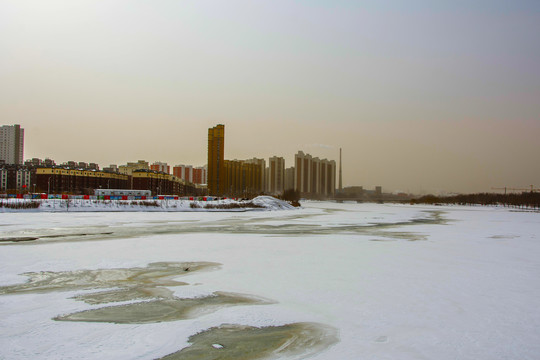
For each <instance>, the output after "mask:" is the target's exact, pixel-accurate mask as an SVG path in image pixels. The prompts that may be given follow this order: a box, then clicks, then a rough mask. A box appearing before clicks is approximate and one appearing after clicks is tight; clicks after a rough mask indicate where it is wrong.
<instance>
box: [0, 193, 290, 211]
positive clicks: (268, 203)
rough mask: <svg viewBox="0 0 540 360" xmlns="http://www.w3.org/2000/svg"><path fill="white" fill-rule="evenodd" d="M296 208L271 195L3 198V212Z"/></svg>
mask: <svg viewBox="0 0 540 360" xmlns="http://www.w3.org/2000/svg"><path fill="white" fill-rule="evenodd" d="M291 209H294V207H293V206H292V205H290V204H289V203H287V202H285V201H282V200H278V199H276V198H274V197H271V196H258V197H256V198H254V199H253V200H234V199H222V200H212V201H198V200H174V199H162V200H93V199H69V200H63V199H44V200H30V199H4V200H2V201H1V202H0V212H119V211H120V212H121V211H128V212H140V211H145V212H150V211H151V212H176V211H182V212H184V211H250V210H251V211H253V210H259V211H272V210H291Z"/></svg>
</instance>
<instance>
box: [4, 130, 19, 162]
mask: <svg viewBox="0 0 540 360" xmlns="http://www.w3.org/2000/svg"><path fill="white" fill-rule="evenodd" d="M23 156H24V129H21V126H20V125H3V126H2V127H0V163H2V162H3V163H5V164H17V165H22V164H23Z"/></svg>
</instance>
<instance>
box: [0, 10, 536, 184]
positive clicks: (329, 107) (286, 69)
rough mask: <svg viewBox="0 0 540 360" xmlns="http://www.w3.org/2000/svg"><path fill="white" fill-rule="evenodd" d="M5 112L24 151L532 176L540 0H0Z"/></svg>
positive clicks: (490, 178) (112, 160) (457, 175)
mask: <svg viewBox="0 0 540 360" xmlns="http://www.w3.org/2000/svg"><path fill="white" fill-rule="evenodd" d="M0 117H1V119H2V120H1V122H0V124H15V123H17V124H21V125H22V126H23V127H24V128H25V158H31V157H39V158H45V157H50V158H53V159H55V160H56V161H57V163H60V162H64V161H67V160H75V161H87V162H97V163H99V164H100V166H102V167H103V166H107V165H109V164H119V165H120V164H125V163H126V162H128V161H137V160H138V159H145V160H147V161H150V162H153V161H165V162H167V163H169V164H170V165H175V164H192V165H203V164H205V163H206V156H207V153H206V147H207V132H208V128H209V127H211V126H214V125H216V124H218V123H222V124H225V136H226V137H225V158H226V159H234V158H237V159H246V158H252V157H262V158H266V159H268V157H270V156H274V155H277V156H283V157H284V158H285V160H286V166H292V165H293V159H294V154H295V153H296V152H297V151H298V150H303V151H304V152H308V153H310V154H312V155H313V156H318V157H321V158H324V157H326V158H329V159H335V160H338V158H339V148H340V147H342V148H343V175H344V185H363V186H364V187H365V188H372V187H373V186H375V185H382V186H383V190H388V191H392V190H402V191H411V192H420V191H423V192H438V191H449V192H451V191H459V192H469V191H489V190H490V189H491V187H504V186H509V187H518V188H521V187H528V186H529V185H530V184H534V185H535V187H540V1H538V0H531V1H519V0H517V1H511V0H508V1H499V0H468V1H465V0H457V1H437V0H425V1H419V0H417V1H415V0H403V1H398V0H394V1H345V0H341V1H336V0H333V1H323V0H318V1H317V0H310V1H307V0H305V1H292V0H290V1H282V0H272V1H256V0H251V1H247V0H246V1H237V0H228V1H205V0H196V1H187V0H186V1H181V0H162V1H159V0H156V1H135V0H129V1H114V0H108V1H97V0H92V1H84V0H77V1H68V0H63V1H54V0H47V1H43V0H36V1H25V0H13V1H5V0H0Z"/></svg>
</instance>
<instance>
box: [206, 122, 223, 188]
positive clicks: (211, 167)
mask: <svg viewBox="0 0 540 360" xmlns="http://www.w3.org/2000/svg"><path fill="white" fill-rule="evenodd" d="M224 150H225V125H221V124H219V125H217V126H215V127H213V128H210V129H208V165H207V166H208V193H209V195H214V196H221V195H223V194H224V193H225V191H226V189H225V181H226V174H225V168H224V160H225V157H224Z"/></svg>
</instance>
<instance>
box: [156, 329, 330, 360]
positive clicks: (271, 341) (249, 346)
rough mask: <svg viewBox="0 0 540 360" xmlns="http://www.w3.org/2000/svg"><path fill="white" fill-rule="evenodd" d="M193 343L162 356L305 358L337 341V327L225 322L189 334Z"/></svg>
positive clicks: (190, 359)
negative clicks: (232, 323) (254, 324)
mask: <svg viewBox="0 0 540 360" xmlns="http://www.w3.org/2000/svg"><path fill="white" fill-rule="evenodd" d="M189 342H190V343H191V344H192V345H191V346H189V347H186V348H184V349H182V350H180V351H178V352H176V353H173V354H170V355H167V356H165V357H162V358H160V359H159V360H217V359H219V360H242V359H278V358H283V357H287V358H288V359H304V358H306V357H308V356H311V355H314V354H316V353H318V352H320V351H322V350H324V349H326V348H328V347H330V346H332V345H334V344H335V343H337V342H338V332H337V330H336V329H335V328H333V327H330V326H327V325H322V324H317V323H294V324H287V325H283V326H267V327H260V328H259V327H252V326H245V325H230V324H224V325H221V326H217V327H213V328H210V329H208V330H205V331H203V332H200V333H198V334H195V335H192V336H190V337H189Z"/></svg>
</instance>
